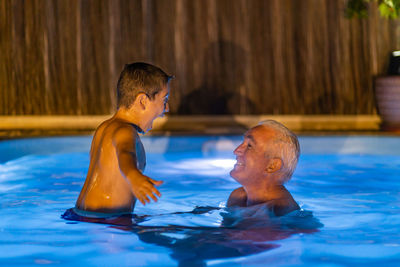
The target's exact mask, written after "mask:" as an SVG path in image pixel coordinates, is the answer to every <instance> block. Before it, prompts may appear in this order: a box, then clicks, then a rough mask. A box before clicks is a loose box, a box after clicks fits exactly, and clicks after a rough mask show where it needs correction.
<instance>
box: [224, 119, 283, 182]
mask: <svg viewBox="0 0 400 267" xmlns="http://www.w3.org/2000/svg"><path fill="white" fill-rule="evenodd" d="M274 135H275V133H274V131H273V130H271V129H269V128H267V127H264V126H256V127H254V128H252V129H250V130H249V131H247V132H246V133H245V134H244V140H243V142H242V143H241V144H240V145H239V146H238V147H237V148H236V149H235V151H234V152H233V153H234V154H235V155H236V160H237V162H236V164H235V166H234V167H233V169H232V171H231V172H230V175H231V176H232V177H233V178H234V179H235V180H236V181H237V182H239V183H240V184H242V185H251V184H252V183H256V182H257V180H258V179H263V178H264V176H265V174H266V169H267V166H268V162H269V159H268V158H267V157H266V155H265V152H267V151H268V149H272V147H271V146H270V143H271V140H273V137H274Z"/></svg>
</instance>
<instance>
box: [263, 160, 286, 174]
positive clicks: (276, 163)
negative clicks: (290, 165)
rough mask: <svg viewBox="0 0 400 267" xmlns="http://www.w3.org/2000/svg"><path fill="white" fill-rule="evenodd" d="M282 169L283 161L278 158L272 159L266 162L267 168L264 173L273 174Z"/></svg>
mask: <svg viewBox="0 0 400 267" xmlns="http://www.w3.org/2000/svg"><path fill="white" fill-rule="evenodd" d="M282 167H283V161H282V159H280V158H272V159H270V160H269V162H268V166H267V168H266V170H265V171H266V172H268V173H273V172H277V171H279V170H280V169H282Z"/></svg>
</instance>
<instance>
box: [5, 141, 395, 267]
mask: <svg viewBox="0 0 400 267" xmlns="http://www.w3.org/2000/svg"><path fill="white" fill-rule="evenodd" d="M90 141H91V137H89V136H84V137H68V138H67V137H62V138H61V137H60V138H36V139H21V140H9V141H2V142H0V151H1V153H0V199H1V202H0V203H1V209H0V216H1V219H0V240H1V241H0V242H1V243H0V266H10V265H13V266H14V265H15V266H27V265H59V266H73V265H86V266H266V265H268V264H270V265H272V266H293V265H303V266H365V265H369V266H377V265H382V266H383V265H384V266H398V264H399V262H400V230H399V225H400V193H399V188H400V179H399V178H400V174H399V173H400V138H398V137H374V136H363V137H354V136H346V137H335V136H333V137H311V136H303V137H300V144H301V148H302V155H301V158H300V161H299V165H298V168H297V170H296V172H295V174H294V177H293V179H292V180H291V181H290V182H289V183H288V184H287V188H288V189H289V191H290V192H291V193H292V195H293V196H294V198H295V199H296V201H297V202H298V203H299V205H300V206H301V207H302V208H303V209H304V210H305V211H304V213H303V214H300V215H293V216H292V215H291V216H288V217H285V218H279V219H275V220H273V222H272V223H265V224H261V225H260V224H259V222H258V223H256V225H258V226H257V227H251V228H243V227H223V226H221V224H222V223H223V221H224V220H226V219H227V218H228V219H229V216H231V217H232V216H233V217H235V216H236V215H235V212H237V211H226V210H225V209H224V206H225V202H226V200H227V198H228V196H229V193H230V192H231V191H232V190H233V189H235V188H237V187H238V186H239V185H238V184H237V183H236V182H235V181H233V179H231V178H230V177H229V170H230V169H231V167H232V165H233V162H234V155H233V154H232V151H233V149H234V148H235V147H236V146H237V145H238V144H239V143H240V141H241V137H240V136H232V137H144V138H143V143H144V145H145V148H146V151H147V162H148V164H147V167H146V171H145V173H146V174H147V175H149V176H151V177H153V178H155V179H162V180H164V181H165V183H164V185H162V187H160V191H161V193H162V194H163V195H162V198H161V199H160V200H159V202H158V203H152V204H149V205H146V206H142V205H141V204H138V205H137V206H136V209H135V214H136V218H134V220H137V221H136V222H137V224H135V225H133V226H118V225H112V224H99V223H87V222H76V221H68V220H64V219H63V218H61V215H62V214H63V213H64V212H65V210H67V209H69V208H71V207H73V206H74V203H75V201H76V198H77V196H78V194H79V191H80V189H81V187H82V185H83V182H84V179H85V175H86V171H87V167H88V163H89V159H88V151H89V148H90ZM196 207H198V208H197V209H196ZM193 210H194V212H191V211H193ZM307 211H311V212H312V213H313V217H312V216H311V217H312V218H313V219H312V220H309V219H310V213H307ZM245 212H250V213H251V212H252V211H251V210H248V211H245ZM239 214H241V215H243V211H241V213H239ZM313 222H314V223H315V222H320V224H319V225H318V224H314V226H315V227H314V226H313ZM253 223H254V222H253Z"/></svg>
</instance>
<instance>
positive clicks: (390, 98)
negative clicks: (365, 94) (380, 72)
mask: <svg viewBox="0 0 400 267" xmlns="http://www.w3.org/2000/svg"><path fill="white" fill-rule="evenodd" d="M375 94H376V101H377V106H378V113H379V115H380V116H381V119H382V124H381V129H382V130H384V131H394V132H400V75H393V76H381V77H378V78H376V79H375Z"/></svg>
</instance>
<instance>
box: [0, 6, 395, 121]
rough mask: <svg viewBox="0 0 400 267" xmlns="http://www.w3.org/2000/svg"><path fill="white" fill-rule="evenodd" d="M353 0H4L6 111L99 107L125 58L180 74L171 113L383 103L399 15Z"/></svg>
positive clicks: (110, 105) (342, 110) (296, 110)
mask: <svg viewBox="0 0 400 267" xmlns="http://www.w3.org/2000/svg"><path fill="white" fill-rule="evenodd" d="M345 5H346V1H345V0H142V1H141V0H54V1H52V0H29V1H23V0H1V1H0V115H53V114H54V115H56V114H57V115H99V114H110V113H112V112H113V111H114V109H115V106H116V96H115V95H116V94H115V87H116V83H117V79H118V76H119V73H120V71H121V70H122V68H123V65H124V64H125V63H130V62H134V61H146V62H150V63H153V64H155V65H158V66H160V67H161V68H162V69H164V70H165V71H166V72H167V73H168V74H173V75H175V76H176V79H175V80H174V81H173V83H172V92H171V97H170V99H171V100H170V110H171V111H170V113H171V114H179V115H189V114H335V115H344V114H376V104H375V97H374V88H373V79H374V77H376V76H377V75H381V74H385V73H386V71H387V67H388V62H389V54H390V52H391V51H393V50H396V48H397V49H398V48H399V47H398V44H399V41H398V40H397V36H399V33H398V28H397V26H398V24H399V23H398V22H396V21H391V20H387V19H383V18H381V17H380V16H379V13H378V9H377V7H376V6H374V5H372V7H371V8H370V10H369V17H368V18H366V19H358V18H355V19H348V18H346V17H345V15H344V14H345V12H344V10H345Z"/></svg>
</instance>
